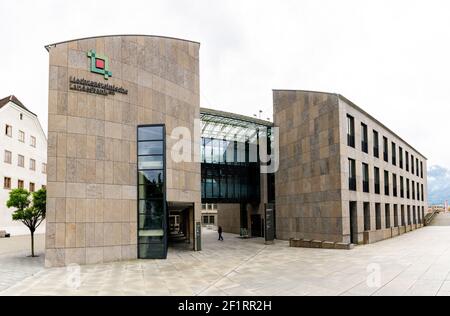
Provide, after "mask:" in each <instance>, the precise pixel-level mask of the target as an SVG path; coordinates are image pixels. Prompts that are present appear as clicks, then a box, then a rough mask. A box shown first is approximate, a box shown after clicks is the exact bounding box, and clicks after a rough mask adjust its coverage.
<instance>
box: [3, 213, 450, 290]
mask: <svg viewBox="0 0 450 316" xmlns="http://www.w3.org/2000/svg"><path fill="white" fill-rule="evenodd" d="M444 219H445V218H444ZM438 220H439V218H438ZM224 236H225V241H224V242H218V241H217V239H216V237H217V235H216V232H213V231H209V230H205V231H204V233H203V241H204V245H203V247H204V250H203V251H202V252H190V251H182V250H178V249H171V250H170V251H169V256H168V260H148V261H144V260H137V261H130V262H120V263H110V264H100V265H94V266H82V267H78V266H74V267H69V268H53V269H44V268H43V258H42V256H41V257H40V258H37V259H31V258H26V257H25V256H26V254H27V251H26V250H27V246H29V245H28V243H26V244H25V243H24V240H22V241H20V242H16V246H23V247H24V248H23V249H24V251H21V252H20V253H12V252H11V251H10V250H11V248H10V246H11V245H10V246H9V247H8V246H5V245H4V243H5V242H10V243H11V242H12V241H11V240H10V241H7V240H0V251H1V254H0V295H200V296H201V295H208V296H211V295H212V296H223V295H236V296H241V295H249V296H260V295H445V296H450V274H449V272H450V227H449V226H430V227H425V228H423V229H420V230H417V231H413V232H411V233H408V234H405V235H402V236H400V237H397V238H393V239H390V240H386V241H383V242H380V243H376V244H371V245H366V246H359V247H356V248H355V249H354V250H351V251H346V250H324V249H301V248H289V246H288V243H287V242H283V241H278V242H276V244H275V245H264V241H263V240H262V239H240V238H238V236H236V235H230V234H225V235H224ZM39 238H40V237H39ZM39 238H38V247H37V248H38V250H39V251H40V252H42V249H43V241H42V238H41V239H39ZM5 249H6V250H5Z"/></svg>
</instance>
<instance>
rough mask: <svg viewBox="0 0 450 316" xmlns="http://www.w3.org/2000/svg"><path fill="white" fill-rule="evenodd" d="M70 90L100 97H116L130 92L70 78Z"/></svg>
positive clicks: (107, 85) (113, 86)
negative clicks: (117, 94) (118, 94)
mask: <svg viewBox="0 0 450 316" xmlns="http://www.w3.org/2000/svg"><path fill="white" fill-rule="evenodd" d="M69 88H70V90H74V91H79V92H86V93H93V94H98V95H105V96H106V95H115V94H116V93H120V94H128V90H127V89H124V88H122V87H117V86H116V85H111V84H105V83H100V82H96V81H91V80H86V79H80V78H76V77H70V79H69Z"/></svg>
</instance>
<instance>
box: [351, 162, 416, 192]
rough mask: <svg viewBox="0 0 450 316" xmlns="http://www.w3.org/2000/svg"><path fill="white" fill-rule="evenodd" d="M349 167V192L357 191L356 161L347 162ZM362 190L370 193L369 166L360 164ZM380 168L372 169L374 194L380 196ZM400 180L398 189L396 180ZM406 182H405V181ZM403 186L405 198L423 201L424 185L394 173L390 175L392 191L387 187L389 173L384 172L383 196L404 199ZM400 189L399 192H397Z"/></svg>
mask: <svg viewBox="0 0 450 316" xmlns="http://www.w3.org/2000/svg"><path fill="white" fill-rule="evenodd" d="M348 167H349V190H350V191H357V189H358V185H357V181H356V161H355V160H354V159H349V160H348ZM362 175H363V176H362V178H363V180H362V189H363V192H365V193H370V185H369V179H370V177H369V165H368V164H366V163H362ZM380 178H381V175H380V168H378V167H374V182H375V183H374V184H375V186H374V187H375V192H374V193H375V194H381V188H380ZM398 179H399V180H400V188H399V186H398V182H397V180H398ZM405 180H406V181H405ZM410 182H411V186H410ZM405 184H406V198H407V199H411V198H412V199H413V200H417V201H425V193H424V185H423V184H421V183H419V182H415V181H413V180H411V181H410V179H407V178H406V179H405V178H404V177H403V176H400V177H397V175H396V174H395V173H392V191H391V188H390V185H389V171H386V170H385V171H384V195H387V196H389V195H390V194H391V192H392V196H394V197H398V196H399V195H400V197H401V198H405ZM399 189H400V190H399ZM410 189H411V190H410Z"/></svg>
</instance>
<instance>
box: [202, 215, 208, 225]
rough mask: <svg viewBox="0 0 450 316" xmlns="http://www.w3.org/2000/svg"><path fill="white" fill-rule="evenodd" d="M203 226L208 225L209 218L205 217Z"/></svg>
mask: <svg viewBox="0 0 450 316" xmlns="http://www.w3.org/2000/svg"><path fill="white" fill-rule="evenodd" d="M203 224H205V225H208V216H203Z"/></svg>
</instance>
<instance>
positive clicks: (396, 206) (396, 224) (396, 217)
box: [394, 204, 398, 227]
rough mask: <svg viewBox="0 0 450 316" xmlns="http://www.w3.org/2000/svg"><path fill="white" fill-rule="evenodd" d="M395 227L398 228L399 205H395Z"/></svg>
mask: <svg viewBox="0 0 450 316" xmlns="http://www.w3.org/2000/svg"><path fill="white" fill-rule="evenodd" d="M394 227H398V205H397V204H394Z"/></svg>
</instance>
